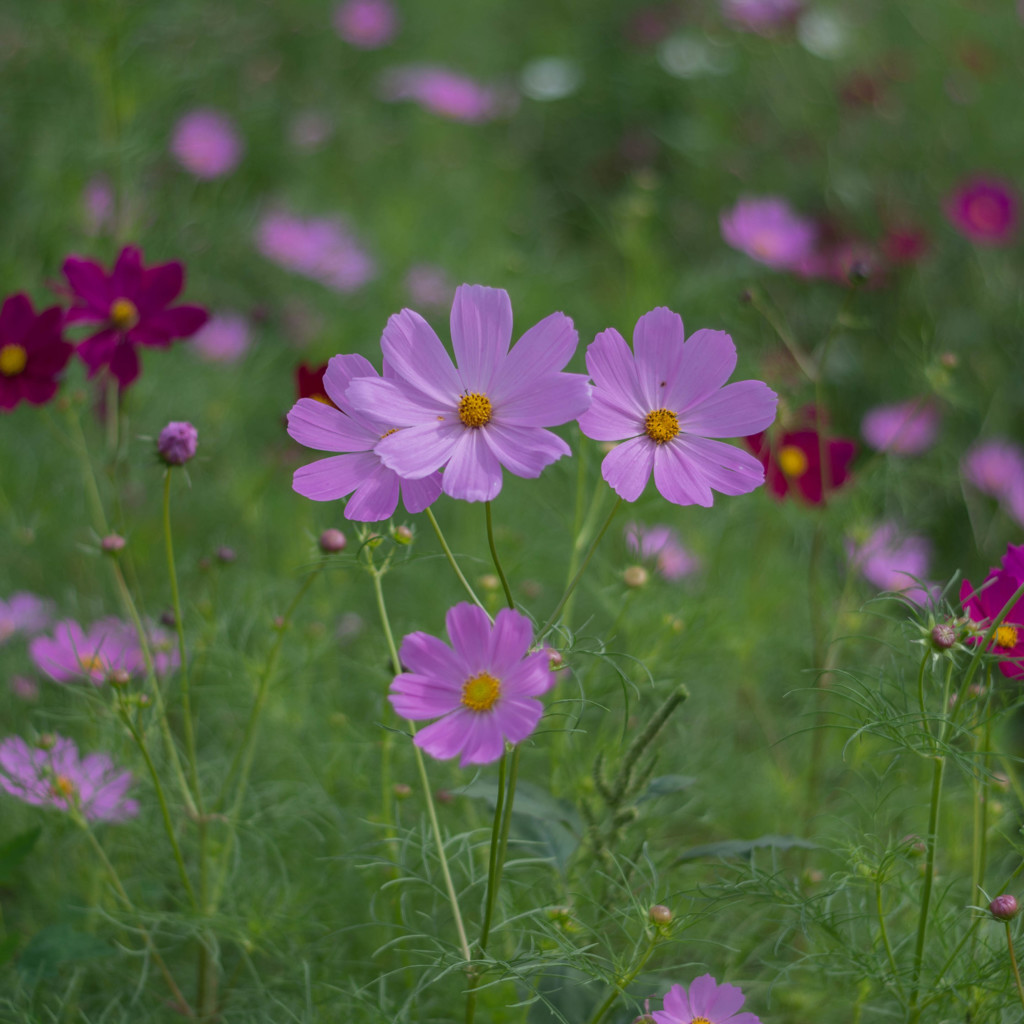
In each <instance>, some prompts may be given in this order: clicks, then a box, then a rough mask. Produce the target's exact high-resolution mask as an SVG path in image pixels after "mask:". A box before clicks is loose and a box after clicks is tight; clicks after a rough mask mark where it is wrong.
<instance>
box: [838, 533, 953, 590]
mask: <svg viewBox="0 0 1024 1024" xmlns="http://www.w3.org/2000/svg"><path fill="white" fill-rule="evenodd" d="M846 554H847V557H848V558H849V560H850V564H851V565H852V566H853V567H854V568H856V569H859V570H860V571H861V573H863V575H864V578H865V579H866V580H868V581H869V582H870V583H873V584H874V585H875V586H876V587H878V588H879V590H889V591H892V592H894V593H897V594H902V596H903V597H905V598H907V600H909V601H913V602H914V603H915V604H920V605H923V604H927V603H928V600H929V599H930V598H931V597H934V596H936V595H937V593H938V590H939V588H938V587H936V586H935V585H934V584H932V583H923V582H922V581H923V580H924V579H925V577H926V575H927V573H928V561H929V558H930V556H931V545H929V543H928V541H927V540H926V539H925V538H924V537H913V536H903V537H901V536H900V533H899V529H898V527H897V526H896V524H895V523H882V524H881V525H880V526H879V527H878V528H877V529H876V530H875V531H874V532H873V533H872V534H871V536H870V537H869V538H868V539H867V540H866V541H865V542H864V543H863V544H856V543H854V542H853V541H852V540H847V542H846Z"/></svg>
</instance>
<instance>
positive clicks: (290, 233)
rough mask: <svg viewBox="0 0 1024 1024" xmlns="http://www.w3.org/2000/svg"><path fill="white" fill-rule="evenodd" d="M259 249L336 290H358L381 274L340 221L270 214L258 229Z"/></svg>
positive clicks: (297, 271)
mask: <svg viewBox="0 0 1024 1024" xmlns="http://www.w3.org/2000/svg"><path fill="white" fill-rule="evenodd" d="M256 246H257V248H258V249H259V251H260V252H261V253H262V254H263V255H264V256H265V257H266V258H267V259H268V260H272V261H273V262H274V263H277V264H278V265H280V266H282V267H284V268H285V269H286V270H291V271H293V272H294V273H296V274H301V275H302V276H303V277H309V278H312V279H313V280H314V281H319V282H320V283H321V284H324V285H326V286H327V287H328V288H333V289H334V290H335V291H338V292H342V293H348V292H354V291H358V289H360V288H362V287H363V285H364V284H366V282H367V281H369V280H370V279H371V278H372V277H373V276H374V274H375V273H376V272H377V270H376V267H375V266H374V263H373V260H372V259H371V258H370V257H369V255H368V254H367V253H366V251H365V250H364V249H363V248H362V246H361V245H360V244H359V243H358V242H357V241H356V239H355V237H354V236H353V235H352V233H351V231H350V230H349V229H348V226H347V225H346V224H345V223H344V222H343V221H342V220H340V219H336V218H335V219H331V218H326V217H310V218H305V219H304V218H302V217H293V216H292V215H291V214H288V213H281V212H277V213H269V214H267V215H266V216H265V217H263V219H262V220H261V221H260V223H259V225H258V226H257V229H256Z"/></svg>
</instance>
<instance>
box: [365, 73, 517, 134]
mask: <svg viewBox="0 0 1024 1024" xmlns="http://www.w3.org/2000/svg"><path fill="white" fill-rule="evenodd" d="M380 89H381V95H382V97H383V98H384V99H385V100H388V101H389V102H395V101H398V100H412V101H413V102H414V103H418V104H419V105H420V106H421V107H423V108H424V109H425V110H429V111H431V112H432V113H434V114H438V115H439V116H441V117H446V118H448V119H449V120H451V121H465V122H467V123H469V124H478V123H480V122H482V121H490V120H492V119H493V118H495V117H497V116H499V115H500V114H502V113H504V108H505V106H506V104H505V103H504V102H503V100H502V97H501V96H500V94H499V93H498V92H497V91H496V90H495V89H491V88H489V87H488V86H485V85H481V84H480V83H479V82H476V81H474V80H473V79H472V78H469V77H468V76H467V75H461V74H459V73H458V72H456V71H450V70H449V69H448V68H444V67H437V66H434V65H428V64H418V65H410V66H408V67H404V68H393V69H392V70H391V71H389V72H388V73H387V74H386V75H385V76H384V77H383V78H382V79H381V86H380Z"/></svg>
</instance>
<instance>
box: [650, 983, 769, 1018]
mask: <svg viewBox="0 0 1024 1024" xmlns="http://www.w3.org/2000/svg"><path fill="white" fill-rule="evenodd" d="M743 1001H744V996H743V992H742V990H740V989H739V988H737V987H736V986H735V985H727V984H721V985H719V984H718V982H717V981H715V979H714V978H712V977H711V975H710V974H702V975H701V976H700V977H699V978H696V979H694V982H693V984H692V985H690V990H689V992H687V990H686V989H685V988H684V987H683V986H682V985H673V986H672V987H671V988H670V989H669V990H668V992H666V993H665V1004H664V1005H665V1008H664V1009H663V1010H655V1011H654V1012H653V1013H652V1014H651V1017H652V1018H653V1019H654V1021H655V1024H698V1022H701V1024H761V1021H760V1019H759V1018H758V1017H757V1016H756V1015H755V1014H753V1013H738V1012H737V1011H738V1010H739V1008H740V1007H741V1006H742V1005H743Z"/></svg>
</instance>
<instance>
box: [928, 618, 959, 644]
mask: <svg viewBox="0 0 1024 1024" xmlns="http://www.w3.org/2000/svg"><path fill="white" fill-rule="evenodd" d="M931 640H932V645H933V646H934V647H935V648H936V649H937V650H940V651H948V650H949V648H950V647H952V646H953V644H955V643H956V627H955V626H954V625H953V624H952V623H951V622H940V623H939V624H938V625H937V626H935V627H933V629H932V631H931Z"/></svg>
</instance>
